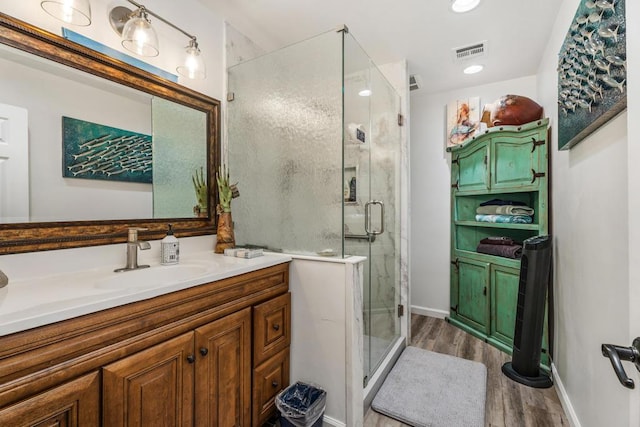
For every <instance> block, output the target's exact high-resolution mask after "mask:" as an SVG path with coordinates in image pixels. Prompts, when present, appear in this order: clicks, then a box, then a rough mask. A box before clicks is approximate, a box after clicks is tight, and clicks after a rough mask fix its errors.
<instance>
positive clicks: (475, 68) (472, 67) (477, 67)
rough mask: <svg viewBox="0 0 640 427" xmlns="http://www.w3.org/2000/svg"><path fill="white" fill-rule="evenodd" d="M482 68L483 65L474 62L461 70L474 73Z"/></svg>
mask: <svg viewBox="0 0 640 427" xmlns="http://www.w3.org/2000/svg"><path fill="white" fill-rule="evenodd" d="M483 69H484V65H480V64H475V65H469V66H468V67H467V68H465V69H464V70H462V72H463V73H465V74H476V73H479V72H480V71H482V70H483Z"/></svg>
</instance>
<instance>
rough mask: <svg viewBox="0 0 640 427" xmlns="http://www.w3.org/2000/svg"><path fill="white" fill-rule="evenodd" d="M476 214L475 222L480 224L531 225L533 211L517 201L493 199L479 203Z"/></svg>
mask: <svg viewBox="0 0 640 427" xmlns="http://www.w3.org/2000/svg"><path fill="white" fill-rule="evenodd" d="M476 214H477V215H476V221H480V222H500V223H510V224H531V223H532V222H533V218H532V217H533V214H534V211H533V209H532V208H530V207H529V206H527V205H526V204H525V203H523V202H519V201H517V200H502V199H493V200H489V201H487V202H484V203H480V206H479V207H478V208H477V209H476Z"/></svg>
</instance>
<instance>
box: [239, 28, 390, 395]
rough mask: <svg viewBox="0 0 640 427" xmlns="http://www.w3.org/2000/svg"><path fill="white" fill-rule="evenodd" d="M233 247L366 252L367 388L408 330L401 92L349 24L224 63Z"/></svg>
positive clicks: (329, 254)
mask: <svg viewBox="0 0 640 427" xmlns="http://www.w3.org/2000/svg"><path fill="white" fill-rule="evenodd" d="M228 87H229V88H228V89H229V93H230V94H232V96H233V100H232V101H230V102H229V103H228V108H227V113H228V118H227V132H228V141H229V146H228V156H229V158H228V164H229V167H230V170H231V171H232V178H233V180H237V181H239V183H240V188H241V193H242V197H240V198H239V199H237V201H234V211H233V215H234V223H235V229H236V236H235V237H236V243H237V244H238V245H239V246H258V247H263V248H267V249H269V250H273V251H280V252H285V253H289V254H294V255H295V254H300V255H314V256H321V257H339V258H344V257H349V256H354V255H356V256H364V257H366V261H365V265H364V290H363V298H364V304H363V306H364V309H363V310H364V313H363V315H364V331H363V332H364V338H365V340H364V359H365V360H364V368H365V369H364V378H363V381H364V384H365V385H366V384H367V380H368V378H370V376H371V374H372V373H373V372H375V370H376V369H377V367H378V366H379V365H380V363H381V361H382V360H383V359H384V357H385V355H386V354H387V352H388V351H389V350H390V348H391V347H392V345H393V343H394V342H395V341H396V340H397V339H398V338H399V336H400V324H399V319H398V316H397V307H398V303H399V298H400V295H399V289H400V273H399V267H400V261H399V260H400V251H399V247H400V220H399V218H400V216H399V214H400V191H399V185H400V177H399V164H400V128H399V124H398V113H399V111H400V97H399V96H398V94H397V93H396V92H395V90H394V89H393V87H392V86H391V85H390V84H389V83H388V81H387V80H386V79H385V77H384V76H383V75H382V73H381V72H380V71H379V69H378V68H377V67H376V66H375V64H373V62H372V61H371V60H370V59H369V57H368V56H367V54H366V53H365V52H364V50H363V49H362V48H361V47H360V46H359V45H358V43H357V42H356V40H355V39H354V38H353V36H352V35H351V34H349V33H348V31H347V30H346V29H345V30H339V31H329V32H326V33H323V34H321V35H318V36H316V37H313V38H311V39H308V40H305V41H302V42H300V43H297V44H294V45H291V46H288V47H286V48H283V49H280V50H278V51H275V52H272V53H269V54H266V55H263V56H260V57H258V58H255V59H252V60H250V61H246V62H243V63H240V64H238V65H236V66H234V67H231V68H229V70H228Z"/></svg>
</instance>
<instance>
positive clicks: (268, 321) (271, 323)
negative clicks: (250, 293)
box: [253, 293, 291, 366]
mask: <svg viewBox="0 0 640 427" xmlns="http://www.w3.org/2000/svg"><path fill="white" fill-rule="evenodd" d="M253 310H254V312H253V328H254V329H253V366H258V365H259V364H260V363H262V362H264V361H265V360H267V359H268V358H270V357H271V356H273V355H275V354H276V353H278V352H280V351H282V349H284V348H287V347H289V345H290V344H291V294H289V293H286V294H284V295H281V296H279V297H276V298H273V299H270V300H269V301H267V302H264V303H262V304H259V305H256V306H255V308H254V309H253Z"/></svg>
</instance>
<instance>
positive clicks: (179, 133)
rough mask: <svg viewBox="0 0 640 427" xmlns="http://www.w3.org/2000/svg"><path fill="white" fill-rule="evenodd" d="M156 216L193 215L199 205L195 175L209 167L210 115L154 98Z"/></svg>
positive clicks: (154, 212) (154, 199)
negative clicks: (208, 129) (208, 131)
mask: <svg viewBox="0 0 640 427" xmlns="http://www.w3.org/2000/svg"><path fill="white" fill-rule="evenodd" d="M151 106H152V107H151V110H152V127H153V217H154V218H190V217H194V216H196V213H195V212H194V206H196V205H197V199H196V193H195V189H194V185H193V181H192V176H194V175H195V173H196V171H197V172H198V175H200V170H204V172H205V173H204V174H203V175H204V180H205V181H204V182H205V183H206V170H207V146H206V140H207V117H206V114H205V113H203V112H202V111H198V110H194V109H192V108H187V107H185V106H183V105H180V104H176V103H175V102H171V101H167V100H166V99H162V98H157V97H154V98H153V100H152V102H151Z"/></svg>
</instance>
